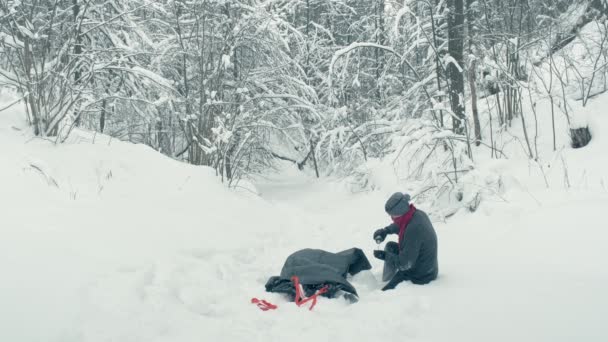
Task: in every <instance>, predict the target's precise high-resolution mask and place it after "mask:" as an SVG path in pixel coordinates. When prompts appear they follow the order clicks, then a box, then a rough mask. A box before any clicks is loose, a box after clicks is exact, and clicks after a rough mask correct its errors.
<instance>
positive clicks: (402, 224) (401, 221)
mask: <svg viewBox="0 0 608 342" xmlns="http://www.w3.org/2000/svg"><path fill="white" fill-rule="evenodd" d="M415 212H416V208H415V207H414V205H413V204H410V210H408V211H407V213H405V214H403V215H401V216H399V217H395V218H393V222H394V223H395V224H396V225H397V226H399V249H401V243H403V236H405V229H406V228H407V225H408V224H409V223H410V221H411V220H412V217H413V216H414V213H415Z"/></svg>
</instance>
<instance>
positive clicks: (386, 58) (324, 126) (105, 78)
mask: <svg viewBox="0 0 608 342" xmlns="http://www.w3.org/2000/svg"><path fill="white" fill-rule="evenodd" d="M0 6H1V7H0V10H1V11H2V12H1V13H2V17H1V18H0V20H1V24H2V25H1V31H0V37H1V40H0V42H1V45H0V46H1V48H2V55H0V73H1V75H2V84H3V85H5V86H10V87H14V88H16V89H19V92H20V93H21V94H22V96H23V99H24V101H25V102H26V104H27V116H28V120H29V122H30V123H31V125H32V129H33V130H34V132H35V134H36V135H39V136H42V137H49V138H53V139H55V140H57V141H61V140H62V139H65V137H66V136H68V135H69V133H70V131H71V130H72V129H73V128H74V127H84V128H87V129H90V130H94V131H97V132H100V133H104V134H107V135H110V136H112V137H115V138H117V139H121V140H128V141H132V142H137V143H144V144H147V145H149V146H150V147H152V148H154V149H155V150H158V151H160V152H162V153H163V154H166V155H168V156H170V157H172V158H176V159H179V160H183V161H185V162H187V163H191V164H195V165H207V166H211V167H213V168H214V169H216V170H217V173H218V175H220V176H221V177H222V178H223V179H225V180H226V181H227V182H233V181H235V180H239V179H241V178H242V177H244V176H247V175H249V174H252V173H258V172H260V171H263V170H265V169H268V168H270V167H272V162H273V161H274V160H276V159H283V160H289V161H291V162H293V163H295V164H297V165H298V166H299V167H300V168H304V167H311V168H314V169H316V171H317V173H321V174H339V175H353V174H356V173H357V166H359V165H361V164H362V163H364V162H366V161H368V160H370V159H378V158H379V159H382V158H384V157H386V156H387V155H390V154H394V153H395V151H396V149H401V150H404V149H405V150H407V152H408V153H413V154H416V155H417V156H420V158H419V159H420V160H417V161H416V164H417V165H411V166H410V168H411V169H412V172H413V173H415V174H416V176H415V178H417V179H421V178H423V177H425V176H428V175H427V173H428V170H430V169H433V170H441V171H443V172H446V175H447V178H446V179H445V180H446V181H448V182H449V183H457V182H458V178H459V174H460V173H463V172H466V170H467V169H468V168H469V167H471V164H472V163H473V161H474V160H475V157H476V156H475V155H476V154H478V153H479V154H487V155H490V156H492V157H493V158H503V157H504V155H503V151H502V148H501V144H500V140H501V136H502V135H504V134H508V132H509V131H510V130H511V129H512V128H511V126H512V122H513V121H515V120H522V122H525V121H526V120H527V121H532V120H534V117H533V116H532V115H531V114H524V113H523V109H522V108H523V106H526V105H528V106H530V102H531V101H532V102H533V100H531V98H530V97H529V95H530V94H544V95H545V96H549V97H550V98H551V101H552V103H554V106H553V107H552V111H554V112H555V113H554V115H557V116H560V117H563V116H566V117H567V116H568V101H567V99H565V98H564V96H565V93H560V92H559V91H557V92H553V91H549V92H548V91H547V87H552V85H548V84H534V83H533V82H531V80H532V78H533V77H534V76H535V75H538V74H540V73H543V72H544V68H549V69H551V70H554V71H556V75H555V76H556V77H555V79H553V80H551V81H549V82H552V83H554V84H561V85H565V84H566V81H565V80H564V79H568V80H569V79H571V78H575V79H578V81H576V83H577V84H578V86H579V87H580V89H579V92H580V94H579V97H581V101H583V102H585V101H586V99H587V98H589V97H592V96H593V95H595V94H596V93H598V92H599V91H604V90H605V84H606V81H605V74H606V70H605V69H606V68H605V66H606V53H605V52H606V51H605V50H606V47H605V46H604V42H605V36H606V32H605V22H604V21H603V19H602V20H599V21H597V22H596V25H599V26H600V27H598V29H599V30H600V31H601V37H597V39H598V40H597V41H593V42H589V45H599V46H588V47H587V48H588V49H594V48H595V49H599V50H601V54H599V55H597V58H595V60H594V61H590V63H591V64H592V65H588V66H586V67H588V68H593V76H592V77H588V75H587V74H584V73H582V72H581V70H580V69H581V68H583V67H582V66H580V65H578V64H576V63H573V61H572V60H564V59H563V58H561V59H560V60H559V61H556V60H555V56H556V55H559V54H560V51H561V50H562V48H563V47H564V46H566V45H567V44H568V42H570V41H572V40H573V39H574V37H575V36H576V34H577V32H578V31H579V30H580V29H581V28H582V27H583V26H584V25H586V24H587V23H589V22H591V21H595V20H596V19H598V18H603V16H604V15H605V13H606V3H605V2H604V1H601V0H593V1H590V0H576V1H571V0H563V1H561V0H521V1H516V0H512V1H493V0H478V1H472V0H460V1H459V0H451V1H443V0H441V1H440V0H432V1H431V0H428V1H413V0H412V1H409V0H408V1H404V2H403V3H402V2H400V1H386V0H352V1H351V0H339V1H334V0H322V1H321V0H306V1H304V0H302V1H295V0H293V1H279V0H276V1H275V0H269V1H230V0H219V1H215V0H200V1H198V0H192V1H138V0H132V1H79V0H71V1H59V0H56V1H2V2H1V4H0ZM560 63H561V64H560ZM552 74H553V73H552ZM599 88H601V89H599ZM532 106H533V103H532ZM480 107H483V108H487V110H485V111H484V112H481V113H480V109H479V108H480ZM481 116H484V117H483V118H482V117H481ZM526 116H527V117H526ZM482 124H484V125H489V126H488V127H487V128H486V127H482ZM524 127H525V126H524ZM574 128H578V127H574ZM539 129H543V130H545V129H546V130H551V129H552V128H551V127H541V128H539ZM414 131H415V132H417V133H416V140H419V139H424V140H425V143H424V144H422V145H421V144H416V146H413V147H411V146H403V145H407V144H404V143H403V142H402V141H400V142H396V140H399V139H397V137H399V136H403V135H408V136H411V134H409V133H411V132H414ZM534 134H535V133H534V132H525V133H524V135H525V144H526V147H525V150H526V153H527V154H528V155H529V157H530V159H534V160H538V158H542V156H540V155H539V154H538V151H537V149H536V146H534ZM572 134H573V139H574V140H573V141H575V143H576V144H578V143H579V142H578V141H579V139H583V140H584V139H585V136H586V134H585V133H584V132H582V133H581V132H578V133H577V132H575V131H573V133H572ZM579 134H582V135H579ZM553 135H555V133H553ZM413 141H414V140H412V142H413ZM581 144H583V142H581ZM472 146H484V147H486V148H485V149H474V148H473V147H472ZM553 149H554V150H555V149H556V145H555V144H554V146H553ZM429 159H431V160H436V161H437V164H435V165H432V163H427V164H425V161H428V160H429ZM403 176H404V177H405V176H407V175H403ZM433 185H434V186H439V187H441V184H438V183H437V182H436V181H435V182H433Z"/></svg>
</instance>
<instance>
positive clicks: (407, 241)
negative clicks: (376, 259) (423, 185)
mask: <svg viewBox="0 0 608 342" xmlns="http://www.w3.org/2000/svg"><path fill="white" fill-rule="evenodd" d="M384 229H385V230H386V231H387V233H388V234H399V226H397V225H396V224H394V223H392V224H391V225H389V226H387V227H385V228H384ZM386 262H389V263H391V264H393V265H395V266H397V267H398V268H399V271H401V272H402V273H404V274H406V275H407V279H409V280H411V281H412V282H413V283H415V284H426V283H428V282H430V281H432V280H435V279H436V278H437V273H438V271H439V265H438V262H437V234H436V233H435V229H434V228H433V225H432V224H431V220H429V217H428V216H427V214H426V213H425V212H424V211H422V210H419V209H416V212H415V213H414V216H412V220H411V221H410V222H409V224H408V225H407V227H406V229H405V235H404V237H403V242H402V244H401V246H400V249H399V255H396V254H392V253H387V254H386Z"/></svg>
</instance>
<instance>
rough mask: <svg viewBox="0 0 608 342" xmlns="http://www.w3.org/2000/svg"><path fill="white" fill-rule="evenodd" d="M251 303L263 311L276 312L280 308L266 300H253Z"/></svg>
mask: <svg viewBox="0 0 608 342" xmlns="http://www.w3.org/2000/svg"><path fill="white" fill-rule="evenodd" d="M251 303H252V304H256V305H257V306H258V308H260V310H262V311H268V310H275V309H276V308H277V307H278V306H276V305H274V304H272V303H270V302H267V301H266V300H264V299H262V300H260V299H257V298H251Z"/></svg>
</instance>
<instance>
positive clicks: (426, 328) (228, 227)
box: [0, 93, 608, 342]
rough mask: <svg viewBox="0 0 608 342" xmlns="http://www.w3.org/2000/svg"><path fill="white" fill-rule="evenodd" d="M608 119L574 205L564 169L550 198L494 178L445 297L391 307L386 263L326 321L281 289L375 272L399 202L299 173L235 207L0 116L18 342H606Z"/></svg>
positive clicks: (147, 161) (450, 232)
mask: <svg viewBox="0 0 608 342" xmlns="http://www.w3.org/2000/svg"><path fill="white" fill-rule="evenodd" d="M1 97H2V98H1V99H0V103H8V102H9V98H10V94H7V93H4V94H3V95H1ZM606 104H608V98H607V97H606V96H603V97H598V99H597V100H594V102H592V103H590V105H589V108H591V109H588V110H591V111H593V113H595V114H597V113H601V108H605V106H606ZM0 107H2V105H0ZM593 108H595V109H593ZM601 114H603V113H601ZM604 116H605V115H604ZM600 119H602V117H601V115H595V116H594V118H593V120H595V121H596V122H594V124H593V127H594V129H595V131H594V137H596V138H595V139H594V141H593V142H592V144H591V145H590V146H589V147H587V148H585V149H581V150H576V151H575V150H567V151H564V152H563V154H562V155H563V156H564V158H565V159H564V161H563V162H562V161H561V158H560V159H559V160H557V162H556V164H557V165H569V167H568V171H569V178H570V180H571V183H572V185H571V186H570V188H566V187H565V186H563V184H555V183H556V182H557V180H560V179H563V177H564V176H563V173H564V171H563V170H564V168H563V167H562V168H560V169H557V170H558V171H554V172H553V173H554V174H555V175H554V176H553V178H551V176H550V177H549V178H551V180H552V182H553V184H551V186H550V187H549V188H547V187H546V186H545V184H544V181H543V179H542V177H539V173H538V172H536V171H535V170H536V166H530V165H529V164H528V163H527V162H526V161H522V162H520V163H518V162H513V161H510V162H507V161H504V160H503V161H487V163H485V164H484V167H485V168H486V170H489V171H492V170H494V171H495V172H496V173H500V174H501V175H502V177H503V181H504V183H505V184H504V191H503V192H502V193H501V194H500V195H497V196H496V197H494V198H491V199H484V201H483V202H482V204H481V206H480V207H479V209H478V210H477V211H476V212H475V213H469V212H466V211H462V212H459V213H457V214H456V215H455V216H453V217H452V218H450V219H449V220H448V221H447V222H435V227H436V229H437V232H438V237H439V254H440V255H439V257H440V260H439V262H440V274H439V278H438V280H437V281H435V282H432V283H431V284H429V285H426V286H417V285H413V284H410V283H403V284H401V285H400V286H399V287H398V288H397V289H396V290H394V291H388V292H381V291H379V288H380V287H381V284H380V283H379V282H378V281H376V279H380V273H381V264H380V262H379V261H377V260H371V262H372V264H373V266H374V268H373V269H372V271H371V272H364V273H362V274H360V275H358V276H356V277H355V278H354V279H353V280H352V282H353V284H354V285H355V287H356V288H357V290H358V291H359V294H360V301H359V303H357V304H353V305H350V304H347V303H346V302H345V301H343V300H328V299H321V300H320V301H319V303H318V304H317V306H316V307H315V309H314V311H308V310H307V309H305V308H298V307H296V305H295V304H293V303H289V302H287V301H286V299H285V298H283V297H281V296H280V295H276V294H269V293H265V292H264V284H265V282H266V280H267V279H268V277H270V276H272V275H277V274H278V273H279V271H280V269H281V266H282V264H283V261H284V260H285V258H286V257H287V256H288V255H289V254H291V253H292V252H294V251H296V250H298V249H301V248H307V247H313V248H321V249H326V250H329V251H340V250H343V249H347V248H350V247H360V248H362V249H363V250H364V251H365V252H366V253H367V255H368V257H370V259H372V258H371V256H372V251H373V249H374V248H377V246H376V245H375V243H374V242H373V241H372V239H371V235H372V232H373V231H374V230H375V229H377V228H380V227H383V226H384V225H386V224H387V223H388V220H387V217H386V214H384V212H383V206H384V201H385V199H386V198H387V196H388V195H390V193H391V192H392V191H397V190H399V189H390V188H387V189H382V190H379V191H375V192H367V193H358V194H352V193H350V192H349V191H348V190H347V187H346V186H344V185H343V184H341V183H339V182H332V181H331V180H327V179H323V180H317V179H314V178H311V177H309V176H307V175H305V174H302V173H301V172H299V171H298V170H296V169H294V168H292V167H291V166H289V165H284V167H283V169H282V172H280V173H277V174H272V175H268V176H267V178H266V179H264V180H262V179H260V180H259V181H258V182H257V184H256V188H257V192H258V195H259V196H258V195H256V194H254V193H252V192H251V191H248V190H244V189H241V190H238V189H237V190H228V189H226V188H225V187H224V186H223V185H222V184H221V183H220V182H219V180H218V179H217V178H216V177H215V175H214V173H213V171H212V170H210V169H208V168H205V167H194V166H189V165H185V164H181V163H179V162H176V161H173V160H171V159H168V158H167V157H164V156H162V155H160V154H158V153H156V152H155V151H153V150H151V149H149V148H147V147H144V146H141V145H133V144H129V143H124V142H120V141H116V140H111V139H109V138H108V137H106V136H102V135H94V134H91V133H87V132H82V131H77V132H75V134H74V135H73V136H72V137H71V138H70V140H69V141H68V143H66V144H63V145H54V144H52V143H51V142H48V141H45V140H41V139H38V138H32V135H31V133H30V132H29V130H28V129H27V127H26V124H25V122H24V115H23V113H22V111H21V109H20V108H18V107H13V108H11V109H10V110H9V111H6V112H2V113H0V190H1V192H0V270H1V273H0V274H1V278H0V304H1V305H0V341H20V342H21V341H24V342H25V341H44V342H48V341H52V342H55V341H62V342H63V341H66V342H76V341H87V342H88V341H91V342H92V341H120V342H123V341H124V342H133V341H142V342H153V341H171V342H174V341H217V340H220V341H243V340H249V341H278V340H290V341H310V340H314V341H372V340H373V341H388V340H412V341H572V340H580V341H606V340H608V329H607V328H606V326H605V321H606V317H608V293H607V290H606V288H607V286H606V284H608V249H607V248H606V246H607V245H608V232H607V231H606V224H604V218H605V210H607V209H608V191H607V190H606V188H605V187H604V186H603V177H604V176H608V173H607V172H606V171H607V169H608V162H607V157H606V153H605V151H606V150H607V149H608V141H605V139H603V137H602V134H600V131H607V130H608V127H606V125H603V124H604V123H605V122H608V120H606V118H604V120H603V121H602V120H600ZM548 160H550V159H548ZM549 167H551V166H549ZM421 209H423V210H424V209H425V208H421ZM252 297H259V298H265V299H267V300H269V301H270V302H272V303H275V304H278V306H279V308H278V310H276V311H268V312H263V311H260V310H258V309H257V307H256V306H255V305H252V304H251V303H250V299H251V298H252Z"/></svg>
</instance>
